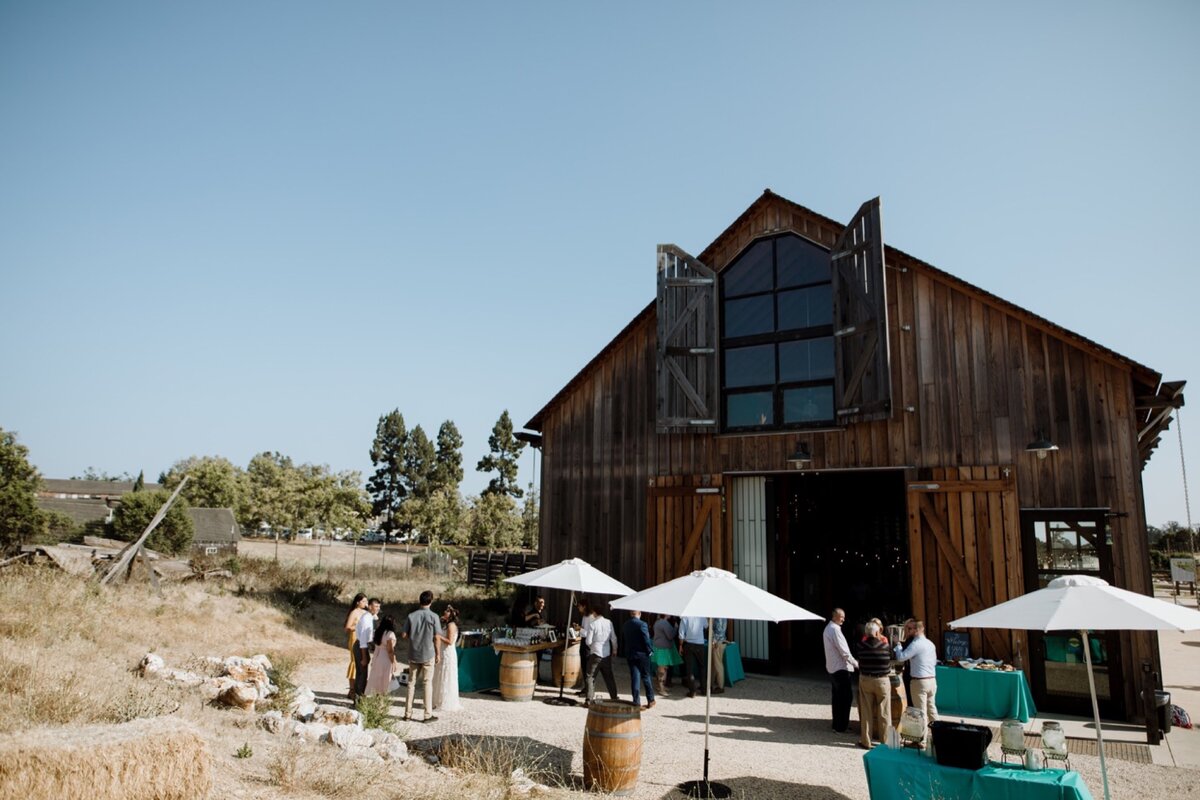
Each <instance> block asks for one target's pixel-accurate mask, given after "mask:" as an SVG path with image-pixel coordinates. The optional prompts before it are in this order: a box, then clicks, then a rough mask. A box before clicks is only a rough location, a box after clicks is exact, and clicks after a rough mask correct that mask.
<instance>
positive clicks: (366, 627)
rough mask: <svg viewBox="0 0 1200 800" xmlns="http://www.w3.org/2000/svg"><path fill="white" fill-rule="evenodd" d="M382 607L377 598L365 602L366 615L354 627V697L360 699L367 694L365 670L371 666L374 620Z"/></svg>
mask: <svg viewBox="0 0 1200 800" xmlns="http://www.w3.org/2000/svg"><path fill="white" fill-rule="evenodd" d="M381 605H383V604H382V603H381V602H380V601H379V598H378V597H372V598H371V599H370V600H368V601H367V613H365V614H363V615H362V616H361V617H359V618H358V624H357V625H356V626H354V637H355V638H356V639H357V640H358V646H357V647H356V648H355V650H354V655H355V656H356V657H357V663H355V665H354V696H355V698H358V697H361V696H363V695H364V694H366V692H367V668H368V667H369V666H370V665H371V645H372V643H373V642H374V641H375V618H376V617H378V616H379V607H380V606H381Z"/></svg>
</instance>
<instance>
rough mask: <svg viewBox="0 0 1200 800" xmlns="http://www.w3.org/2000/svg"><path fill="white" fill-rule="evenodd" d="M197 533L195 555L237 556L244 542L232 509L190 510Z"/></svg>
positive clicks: (193, 544)
mask: <svg viewBox="0 0 1200 800" xmlns="http://www.w3.org/2000/svg"><path fill="white" fill-rule="evenodd" d="M187 513H188V516H189V517H191V518H192V524H193V525H194V526H195V528H196V530H195V533H194V534H193V535H192V553H193V555H206V556H215V555H237V551H238V542H240V541H241V540H242V535H241V532H240V529H239V528H238V524H237V519H235V518H234V516H233V509H231V508H189V509H188V510H187Z"/></svg>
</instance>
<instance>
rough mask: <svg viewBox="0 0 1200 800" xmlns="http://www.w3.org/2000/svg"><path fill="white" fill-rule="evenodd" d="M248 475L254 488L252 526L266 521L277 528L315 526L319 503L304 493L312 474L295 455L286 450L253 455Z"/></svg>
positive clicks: (249, 514)
mask: <svg viewBox="0 0 1200 800" xmlns="http://www.w3.org/2000/svg"><path fill="white" fill-rule="evenodd" d="M246 475H247V478H248V482H249V488H250V491H249V497H248V499H247V504H246V518H247V520H248V521H249V522H250V524H251V526H253V527H259V526H261V525H262V523H264V522H265V523H267V524H268V525H270V526H271V527H273V528H275V529H276V531H278V529H279V528H291V529H292V530H293V531H295V530H299V529H300V528H308V527H311V526H312V521H313V517H314V516H315V507H314V504H313V503H312V501H311V499H310V498H308V497H306V496H305V493H304V486H305V484H306V483H307V482H308V476H307V475H306V474H305V472H304V470H303V469H302V468H300V467H297V466H296V465H295V464H293V463H292V459H291V458H289V457H288V456H285V455H283V454H282V453H271V452H266V453H259V454H258V455H256V456H255V457H254V458H252V459H250V464H249V465H248V466H247V467H246ZM277 535H278V534H277Z"/></svg>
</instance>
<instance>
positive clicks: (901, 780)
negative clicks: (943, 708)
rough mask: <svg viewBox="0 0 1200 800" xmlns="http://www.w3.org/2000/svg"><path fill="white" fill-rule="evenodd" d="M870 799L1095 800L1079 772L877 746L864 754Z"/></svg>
mask: <svg viewBox="0 0 1200 800" xmlns="http://www.w3.org/2000/svg"><path fill="white" fill-rule="evenodd" d="M863 767H864V768H865V769H866V771H867V786H868V788H869V789H870V791H871V800H933V798H950V797H955V798H959V797H961V798H969V799H970V800H1091V798H1092V795H1091V793H1090V792H1089V791H1088V788H1087V785H1086V784H1085V783H1084V782H1083V779H1082V778H1080V777H1079V773H1078V772H1065V771H1063V770H1061V769H1042V770H1037V771H1034V772H1027V771H1025V770H1023V769H1021V768H1020V767H1005V766H1001V765H999V764H995V763H991V764H989V765H988V766H986V767H984V768H983V769H980V770H969V769H957V768H955V767H942V766H939V765H938V763H937V762H936V761H935V760H934V759H932V758H930V757H928V756H925V755H922V754H920V753H919V752H918V751H916V750H910V749H907V748H905V749H901V750H890V749H888V748H886V747H876V748H874V749H873V750H871V752H869V753H867V754H865V755H864V756H863Z"/></svg>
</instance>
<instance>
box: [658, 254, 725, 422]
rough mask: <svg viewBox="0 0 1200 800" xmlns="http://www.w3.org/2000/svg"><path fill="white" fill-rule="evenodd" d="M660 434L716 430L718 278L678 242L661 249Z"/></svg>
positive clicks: (659, 311) (659, 331)
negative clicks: (684, 250) (679, 245)
mask: <svg viewBox="0 0 1200 800" xmlns="http://www.w3.org/2000/svg"><path fill="white" fill-rule="evenodd" d="M657 312H658V363H657V368H658V406H657V407H658V413H657V420H658V431H659V433H670V432H675V431H693V432H696V431H700V432H706V433H714V432H716V430H717V422H718V416H717V410H718V408H719V407H720V402H721V386H720V380H719V379H718V372H717V335H718V331H719V330H720V328H719V326H718V325H717V275H716V273H715V272H713V271H712V270H711V269H709V268H708V267H706V266H705V265H704V264H702V263H700V262H699V261H697V260H696V259H695V258H693V257H691V256H690V255H688V254H687V253H685V252H683V251H682V250H680V249H679V248H678V247H676V246H675V245H673V244H660V245H659V246H658V302H657Z"/></svg>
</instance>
